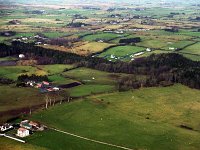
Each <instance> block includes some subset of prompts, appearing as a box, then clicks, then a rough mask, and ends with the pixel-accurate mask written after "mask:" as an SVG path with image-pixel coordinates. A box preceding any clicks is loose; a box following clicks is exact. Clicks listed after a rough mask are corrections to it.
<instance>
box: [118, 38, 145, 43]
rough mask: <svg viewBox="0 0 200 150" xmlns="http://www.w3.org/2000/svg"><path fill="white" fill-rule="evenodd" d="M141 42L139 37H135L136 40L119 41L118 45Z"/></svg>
mask: <svg viewBox="0 0 200 150" xmlns="http://www.w3.org/2000/svg"><path fill="white" fill-rule="evenodd" d="M139 42H141V38H140V37H136V38H127V39H120V40H119V43H121V44H130V43H139Z"/></svg>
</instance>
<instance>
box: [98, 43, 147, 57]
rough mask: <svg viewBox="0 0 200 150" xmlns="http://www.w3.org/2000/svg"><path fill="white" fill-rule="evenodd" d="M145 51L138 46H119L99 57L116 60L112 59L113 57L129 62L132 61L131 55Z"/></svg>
mask: <svg viewBox="0 0 200 150" xmlns="http://www.w3.org/2000/svg"><path fill="white" fill-rule="evenodd" d="M144 50H145V48H142V47H137V46H117V47H113V48H110V49H108V50H107V51H105V52H103V53H101V54H99V55H98V57H103V58H106V59H109V60H114V58H111V55H113V56H115V57H117V59H118V58H119V59H125V58H127V59H128V60H130V59H131V57H130V55H132V54H134V53H138V52H141V51H144Z"/></svg>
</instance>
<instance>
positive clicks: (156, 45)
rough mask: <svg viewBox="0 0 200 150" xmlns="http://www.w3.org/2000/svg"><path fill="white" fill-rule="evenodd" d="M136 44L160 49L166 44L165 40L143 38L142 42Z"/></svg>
mask: <svg viewBox="0 0 200 150" xmlns="http://www.w3.org/2000/svg"><path fill="white" fill-rule="evenodd" d="M136 45H137V46H143V47H147V48H155V49H160V48H162V47H166V46H167V45H168V43H167V41H166V40H145V41H143V42H140V43H137V44H136Z"/></svg>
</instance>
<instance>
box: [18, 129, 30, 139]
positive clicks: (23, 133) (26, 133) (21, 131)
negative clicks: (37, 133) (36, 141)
mask: <svg viewBox="0 0 200 150" xmlns="http://www.w3.org/2000/svg"><path fill="white" fill-rule="evenodd" d="M17 136H19V137H26V136H29V130H27V129H25V128H19V129H18V130H17Z"/></svg>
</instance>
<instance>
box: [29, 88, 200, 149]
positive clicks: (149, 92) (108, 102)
mask: <svg viewBox="0 0 200 150" xmlns="http://www.w3.org/2000/svg"><path fill="white" fill-rule="evenodd" d="M172 95H173V96H172ZM199 97H200V92H199V91H198V90H194V89H189V88H187V87H185V86H182V85H179V84H178V85H174V86H171V87H165V88H164V87H156V88H143V89H139V90H133V91H128V92H121V93H118V92H117V93H112V94H102V95H96V96H91V97H88V98H86V99H84V100H80V101H76V102H72V103H69V104H64V105H58V106H55V107H52V108H50V109H49V110H48V111H41V112H39V113H36V114H34V115H33V116H32V119H34V120H38V121H41V122H43V123H45V124H46V125H48V126H51V127H55V128H58V129H61V130H64V131H68V132H71V133H75V134H78V135H81V136H84V137H88V138H92V139H96V140H100V141H104V142H108V143H112V144H117V145H123V146H126V147H129V148H138V149H153V150H157V149H158V150H160V149H167V150H170V149H171V150H174V149H182V150H187V149H194V150H198V149H199V147H200V143H199V138H200V128H199V107H200V99H199ZM180 125H185V126H188V127H190V128H192V129H186V128H181V127H180ZM50 134H51V136H49V135H50ZM60 134H61V135H60ZM60 134H59V135H58V133H54V132H46V133H45V132H44V133H42V134H41V135H40V134H39V135H38V136H37V135H34V136H36V137H37V138H34V136H33V138H32V139H31V138H30V140H29V143H31V144H34V145H36V146H44V147H48V148H49V149H58V148H61V147H64V146H65V145H66V144H67V145H68V144H69V146H70V147H71V141H70V140H68V141H67V140H64V139H65V138H63V140H64V141H65V142H62V143H60V142H59V141H60V140H59V139H61V136H62V137H63V136H64V135H62V133H60ZM51 137H54V138H53V139H52V138H51ZM66 138H68V137H67V136H66ZM63 140H62V141H63ZM77 140H78V141H79V139H77ZM51 141H52V142H54V144H44V143H52V142H51ZM82 142H83V143H82ZM82 142H81V144H83V145H85V146H86V147H87V146H89V145H88V143H87V141H82ZM56 143H58V144H56ZM84 143H85V144H84ZM76 145H77V146H78V145H79V144H76ZM99 146H100V145H99ZM88 148H89V147H88ZM72 149H77V147H76V146H75V147H73V148H72ZM86 149H87V148H86ZM95 149H98V145H97V148H95ZM104 149H110V147H105V148H104Z"/></svg>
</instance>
